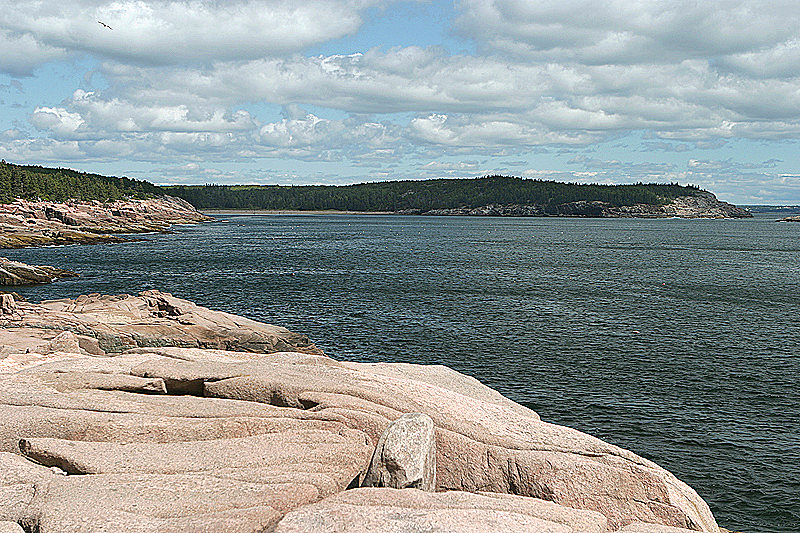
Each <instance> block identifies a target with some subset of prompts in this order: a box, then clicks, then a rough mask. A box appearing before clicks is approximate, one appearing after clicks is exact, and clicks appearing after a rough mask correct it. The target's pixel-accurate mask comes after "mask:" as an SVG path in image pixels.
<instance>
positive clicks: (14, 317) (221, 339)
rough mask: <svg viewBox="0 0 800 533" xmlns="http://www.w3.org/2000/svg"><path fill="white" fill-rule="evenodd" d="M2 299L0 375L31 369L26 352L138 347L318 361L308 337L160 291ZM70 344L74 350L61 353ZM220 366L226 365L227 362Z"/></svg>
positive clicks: (93, 351) (102, 352)
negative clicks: (298, 355)
mask: <svg viewBox="0 0 800 533" xmlns="http://www.w3.org/2000/svg"><path fill="white" fill-rule="evenodd" d="M0 296H2V297H3V298H6V299H4V300H3V301H2V302H3V305H2V314H0V371H3V368H5V369H6V370H7V371H8V370H14V369H19V368H21V367H22V366H23V365H25V364H31V363H35V362H36V361H35V359H32V358H31V357H30V356H28V355H27V354H26V353H25V352H36V353H41V354H51V353H54V352H57V353H59V354H61V357H69V356H68V355H64V354H91V355H105V354H106V353H120V352H123V351H125V350H129V349H134V348H141V347H150V348H152V347H169V346H178V347H187V348H211V349H217V348H219V349H225V350H241V351H247V352H257V353H268V352H279V351H300V352H308V353H318V354H321V353H322V352H321V351H320V350H318V349H317V348H316V346H314V344H313V343H312V342H311V341H310V340H309V339H308V337H306V336H305V335H300V334H297V333H293V332H291V331H289V330H288V329H286V328H283V327H280V326H273V325H270V324H264V323H262V322H256V321H255V320H250V319H247V318H244V317H240V316H236V315H232V314H229V313H224V312H221V311H212V310H211V309H208V308H205V307H201V306H199V305H195V304H193V303H192V302H189V301H187V300H182V299H180V298H176V297H174V296H172V295H171V294H169V293H164V292H159V291H145V292H142V293H140V294H139V295H138V296H131V295H129V294H122V295H118V296H101V295H99V294H90V295H88V296H86V295H84V296H79V297H78V298H76V299H74V300H73V299H63V300H50V301H45V302H42V303H40V304H33V303H29V302H15V301H13V299H12V298H10V295H0ZM7 297H8V298H7ZM6 300H8V301H7V302H6ZM65 332H66V335H64V334H65ZM69 343H72V346H71V347H69V346H67V345H66V344H69ZM20 354H22V355H20ZM225 359H226V360H231V356H230V355H227V356H225Z"/></svg>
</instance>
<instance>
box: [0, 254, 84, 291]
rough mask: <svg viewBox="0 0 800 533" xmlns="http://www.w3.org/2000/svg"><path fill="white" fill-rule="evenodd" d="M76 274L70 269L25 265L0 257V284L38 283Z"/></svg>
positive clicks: (50, 281)
mask: <svg viewBox="0 0 800 533" xmlns="http://www.w3.org/2000/svg"><path fill="white" fill-rule="evenodd" d="M77 276H78V274H76V273H75V272H72V271H71V270H63V269H61V268H55V267H51V266H46V265H26V264H25V263H20V262H19V261H11V260H10V259H6V258H5V257H0V285H2V286H18V285H38V284H42V283H52V282H53V281H55V280H57V279H62V278H74V277H77Z"/></svg>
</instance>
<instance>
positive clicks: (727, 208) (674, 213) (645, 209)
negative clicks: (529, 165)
mask: <svg viewBox="0 0 800 533" xmlns="http://www.w3.org/2000/svg"><path fill="white" fill-rule="evenodd" d="M402 213H403V214H415V215H437V216H444V215H460V216H511V217H546V216H562V217H591V218H673V217H677V218H751V217H752V216H753V214H752V213H750V212H749V211H747V210H746V209H742V208H741V207H736V206H735V205H733V204H729V203H728V202H722V201H720V200H718V199H717V197H716V196H714V194H712V193H710V192H707V191H702V192H698V193H697V195H695V196H679V197H677V198H675V199H674V200H672V201H671V202H669V203H667V204H664V205H650V204H635V205H626V206H612V205H610V204H608V203H607V202H601V201H592V202H588V201H579V202H569V203H565V204H559V205H557V206H555V207H554V208H553V207H548V206H544V205H519V204H508V205H500V204H496V205H485V206H481V207H475V208H469V207H461V208H456V209H431V210H429V211H421V210H418V209H416V210H406V211H403V212H402Z"/></svg>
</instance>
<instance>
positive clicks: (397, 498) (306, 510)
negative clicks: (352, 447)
mask: <svg viewBox="0 0 800 533" xmlns="http://www.w3.org/2000/svg"><path fill="white" fill-rule="evenodd" d="M367 531H369V532H371V533H401V532H405V531H409V532H410V531H436V532H437V533H485V532H489V531H496V532H502V533H604V532H606V531H607V523H606V519H605V518H604V517H603V515H601V514H599V513H595V512H592V511H579V510H576V509H571V508H569V507H563V506H560V505H557V504H554V503H551V502H547V501H544V500H538V499H535V498H523V497H520V496H511V495H508V494H502V495H501V494H470V493H467V492H440V493H430V492H423V491H420V490H416V489H403V490H398V489H388V488H382V489H378V488H373V489H354V490H349V491H346V492H343V493H340V494H336V495H335V496H331V497H329V498H326V499H325V500H322V501H321V502H319V503H315V504H312V505H307V506H304V507H301V508H299V509H296V510H294V511H292V512H290V513H289V514H287V515H286V516H285V517H284V518H283V519H282V520H281V521H280V522H279V523H278V526H277V528H276V529H275V533H362V532H367Z"/></svg>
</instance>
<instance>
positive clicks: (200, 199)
mask: <svg viewBox="0 0 800 533" xmlns="http://www.w3.org/2000/svg"><path fill="white" fill-rule="evenodd" d="M163 189H164V191H165V192H166V193H167V194H171V195H173V196H178V197H180V198H183V199H185V200H187V201H188V202H189V203H191V204H192V205H194V206H195V207H197V208H198V209H209V208H218V209H275V210H280V209H289V210H308V211H310V210H328V209H332V210H341V211H401V210H406V209H414V210H421V211H428V210H430V209H450V208H458V207H469V208H474V207H481V206H484V205H489V204H519V205H541V206H544V208H545V210H546V211H547V210H549V209H553V210H554V209H555V206H557V205H559V204H564V203H569V202H576V201H580V200H585V201H595V200H599V201H602V202H607V203H608V204H610V205H612V206H622V205H633V204H639V203H642V204H650V205H663V204H666V203H668V202H669V201H670V200H672V199H673V198H675V197H676V196H692V195H696V194H698V193H699V192H700V189H699V188H698V187H695V186H688V187H684V186H681V185H678V184H669V185H658V184H648V185H645V184H641V183H639V184H635V185H583V184H574V183H560V182H556V181H543V180H529V179H522V178H512V177H506V176H487V177H484V178H475V179H436V180H425V181H387V182H376V183H362V184H358V185H342V186H333V185H303V186H283V185H262V186H257V185H188V186H187V185H179V186H171V187H164V188H163Z"/></svg>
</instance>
